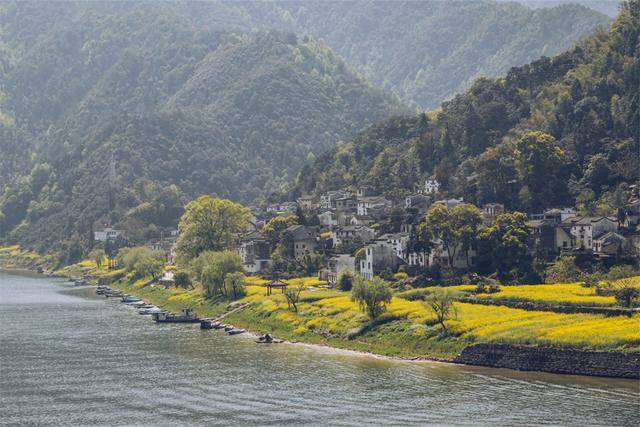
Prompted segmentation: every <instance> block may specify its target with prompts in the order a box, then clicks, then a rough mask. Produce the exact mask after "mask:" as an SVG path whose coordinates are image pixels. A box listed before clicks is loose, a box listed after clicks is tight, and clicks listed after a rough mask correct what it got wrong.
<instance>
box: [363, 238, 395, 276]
mask: <svg viewBox="0 0 640 427" xmlns="http://www.w3.org/2000/svg"><path fill="white" fill-rule="evenodd" d="M364 253H365V256H364V258H363V259H361V260H360V276H361V277H362V278H363V279H368V280H371V279H373V276H375V275H376V274H379V273H380V272H381V271H383V270H385V269H390V270H396V269H397V268H398V266H399V265H400V264H402V262H403V261H402V259H400V258H398V256H397V255H396V251H395V249H394V248H393V246H391V245H389V244H387V242H386V241H378V240H375V241H374V242H373V243H370V244H368V245H366V246H365V247H364Z"/></svg>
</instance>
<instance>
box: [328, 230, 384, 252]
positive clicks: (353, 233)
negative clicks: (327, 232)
mask: <svg viewBox="0 0 640 427" xmlns="http://www.w3.org/2000/svg"><path fill="white" fill-rule="evenodd" d="M374 236H375V231H374V229H373V228H371V227H367V226H365V225H345V226H344V227H336V228H334V229H332V230H331V240H332V242H333V247H334V248H335V247H337V246H339V245H349V244H351V243H357V242H361V243H367V242H369V241H370V240H372V239H373V237H374Z"/></svg>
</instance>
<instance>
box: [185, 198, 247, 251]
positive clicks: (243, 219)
mask: <svg viewBox="0 0 640 427" xmlns="http://www.w3.org/2000/svg"><path fill="white" fill-rule="evenodd" d="M249 216H250V214H249V209H247V208H245V207H244V206H242V205H239V204H237V203H234V202H232V201H230V200H226V199H217V198H214V197H211V196H200V197H198V198H197V199H196V200H193V201H192V202H190V203H189V204H187V206H186V208H185V212H184V214H183V215H182V218H180V224H179V229H180V236H179V237H178V241H177V242H176V252H177V254H178V257H179V259H180V260H181V261H182V262H188V261H190V260H192V259H194V258H195V257H197V256H198V255H199V254H200V253H202V252H204V251H220V250H224V249H226V248H227V247H229V245H230V244H231V243H232V242H233V238H234V236H235V235H236V234H237V233H240V232H242V231H244V230H245V229H246V226H247V224H248V220H249Z"/></svg>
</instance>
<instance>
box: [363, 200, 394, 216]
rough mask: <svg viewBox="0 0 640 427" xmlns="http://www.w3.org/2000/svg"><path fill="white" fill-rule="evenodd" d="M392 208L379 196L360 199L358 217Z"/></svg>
mask: <svg viewBox="0 0 640 427" xmlns="http://www.w3.org/2000/svg"><path fill="white" fill-rule="evenodd" d="M391 206H392V204H391V202H390V201H389V200H387V199H385V198H384V197H381V196H371V197H360V198H359V199H358V215H359V216H365V215H370V214H372V213H373V212H371V211H373V210H376V211H379V210H384V209H386V208H390V207H391Z"/></svg>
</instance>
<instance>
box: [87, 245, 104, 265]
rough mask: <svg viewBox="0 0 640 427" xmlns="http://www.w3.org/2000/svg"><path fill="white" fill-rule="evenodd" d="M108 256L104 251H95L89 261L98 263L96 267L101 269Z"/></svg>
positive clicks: (90, 255)
mask: <svg viewBox="0 0 640 427" xmlns="http://www.w3.org/2000/svg"><path fill="white" fill-rule="evenodd" d="M106 256H107V254H106V253H105V252H104V250H102V249H94V250H92V251H91V253H90V254H89V259H91V260H92V261H93V262H95V263H96V267H98V268H101V267H102V263H103V262H104V259H105V258H106Z"/></svg>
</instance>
